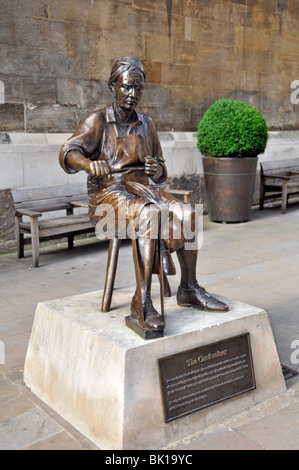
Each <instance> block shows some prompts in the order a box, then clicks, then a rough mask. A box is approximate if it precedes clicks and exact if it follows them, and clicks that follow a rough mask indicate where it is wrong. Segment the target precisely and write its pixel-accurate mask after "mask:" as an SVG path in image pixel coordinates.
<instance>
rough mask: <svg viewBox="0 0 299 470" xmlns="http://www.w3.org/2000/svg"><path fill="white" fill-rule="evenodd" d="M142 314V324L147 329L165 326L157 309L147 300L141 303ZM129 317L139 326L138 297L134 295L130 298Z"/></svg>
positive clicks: (158, 328)
mask: <svg viewBox="0 0 299 470" xmlns="http://www.w3.org/2000/svg"><path fill="white" fill-rule="evenodd" d="M142 307H143V315H144V326H145V328H146V329H147V330H163V329H164V327H165V324H164V320H163V318H162V317H161V315H159V313H158V312H157V310H156V309H155V308H154V306H153V304H152V302H151V301H150V300H148V301H147V302H145V303H144V304H143V305H142ZM130 310H131V315H130V316H131V318H132V320H133V321H134V322H135V323H137V324H138V325H139V326H141V325H140V323H139V312H138V299H137V297H135V295H134V296H133V298H132V302H131V307H130Z"/></svg>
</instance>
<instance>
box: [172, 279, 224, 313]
mask: <svg viewBox="0 0 299 470" xmlns="http://www.w3.org/2000/svg"><path fill="white" fill-rule="evenodd" d="M177 303H178V305H180V306H181V307H193V308H198V309H200V310H206V311H208V312H227V311H228V306H227V305H226V304H225V303H224V302H221V301H220V300H217V299H216V298H215V297H212V296H211V295H210V294H209V293H208V292H207V291H206V290H205V288H204V287H201V286H199V285H198V284H197V283H196V284H195V286H194V287H192V288H188V289H184V288H183V287H181V286H179V288H178V292H177Z"/></svg>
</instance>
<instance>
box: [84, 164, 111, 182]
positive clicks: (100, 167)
mask: <svg viewBox="0 0 299 470" xmlns="http://www.w3.org/2000/svg"><path fill="white" fill-rule="evenodd" d="M85 171H86V173H89V174H90V175H91V176H102V177H103V176H108V177H109V178H111V173H110V168H109V166H108V164H107V162H105V161H104V160H97V161H95V162H91V163H89V164H88V166H87V167H86V169H85Z"/></svg>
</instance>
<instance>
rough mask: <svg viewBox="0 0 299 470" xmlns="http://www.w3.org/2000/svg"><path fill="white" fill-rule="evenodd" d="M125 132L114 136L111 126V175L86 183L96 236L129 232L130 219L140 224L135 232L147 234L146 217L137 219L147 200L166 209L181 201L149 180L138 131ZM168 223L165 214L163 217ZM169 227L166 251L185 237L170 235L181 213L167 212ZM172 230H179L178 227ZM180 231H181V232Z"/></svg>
mask: <svg viewBox="0 0 299 470" xmlns="http://www.w3.org/2000/svg"><path fill="white" fill-rule="evenodd" d="M130 130H131V127H130V128H129V129H128V134H127V135H125V136H122V137H118V132H117V128H116V126H115V136H116V137H115V152H114V155H113V158H112V162H111V163H109V167H110V171H111V175H110V179H109V178H108V177H107V176H106V177H101V178H96V181H95V183H94V182H93V184H92V186H91V187H89V191H88V192H89V216H90V220H91V221H92V223H93V224H94V225H95V226H96V233H97V235H98V236H106V237H108V238H110V239H111V238H119V239H125V238H128V235H129V237H130V236H131V232H129V228H128V224H129V223H130V220H132V219H134V225H135V228H136V229H137V231H138V228H140V227H142V229H141V232H139V233H138V235H137V236H140V237H144V238H150V234H151V233H152V232H151V226H150V220H148V221H147V222H148V223H144V220H142V221H141V220H140V219H141V216H140V214H142V209H143V208H144V207H145V206H146V205H148V204H154V205H155V206H156V207H158V208H159V209H160V210H164V211H166V212H167V213H170V212H169V204H170V203H175V204H176V205H179V206H183V204H182V202H181V201H179V200H178V199H176V198H175V197H173V196H171V195H170V194H168V193H166V192H164V191H162V190H161V189H160V188H159V187H155V186H153V185H150V184H149V178H148V176H147V175H146V174H145V161H144V156H145V153H144V151H143V142H142V137H141V136H140V135H138V134H129V132H130ZM167 222H168V223H169V217H168V219H167ZM169 225H170V230H168V231H167V239H165V240H164V243H165V245H166V247H167V249H168V248H169V249H170V251H176V250H177V249H179V248H181V247H182V246H183V245H184V243H185V241H186V240H185V238H184V237H180V238H177V237H176V238H175V240H173V239H172V237H171V226H174V225H175V226H176V227H175V229H176V230H180V231H181V232H182V220H181V217H177V216H176V214H175V213H173V212H172V213H171V222H170V224H169ZM176 233H179V232H178V231H177V232H176ZM182 233H183V232H182Z"/></svg>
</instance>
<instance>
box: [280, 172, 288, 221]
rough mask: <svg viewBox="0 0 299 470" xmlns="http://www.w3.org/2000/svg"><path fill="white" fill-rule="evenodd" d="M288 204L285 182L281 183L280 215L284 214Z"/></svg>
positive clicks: (286, 183)
mask: <svg viewBox="0 0 299 470" xmlns="http://www.w3.org/2000/svg"><path fill="white" fill-rule="evenodd" d="M287 204H288V182H287V180H284V181H283V184H282V202H281V213H282V214H285V212H286V208H287Z"/></svg>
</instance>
